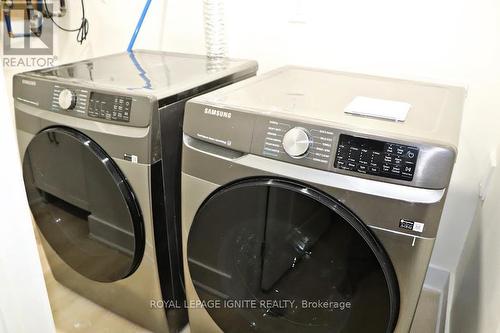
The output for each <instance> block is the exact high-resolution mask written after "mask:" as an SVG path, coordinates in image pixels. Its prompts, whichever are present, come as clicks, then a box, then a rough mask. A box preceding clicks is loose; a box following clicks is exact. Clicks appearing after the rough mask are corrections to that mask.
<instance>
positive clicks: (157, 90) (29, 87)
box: [14, 51, 256, 332]
mask: <svg viewBox="0 0 500 333" xmlns="http://www.w3.org/2000/svg"><path fill="white" fill-rule="evenodd" d="M255 71H256V63H255V62H251V61H242V60H229V59H225V60H223V61H217V62H213V61H212V60H210V59H207V58H206V57H204V56H195V55H187V54H175V53H162V52H151V51H134V52H131V53H121V54H116V55H110V56H105V57H100V58H95V59H90V60H85V61H81V62H77V63H72V64H68V65H63V66H59V67H55V68H49V69H42V70H37V71H33V72H28V73H23V74H19V75H16V76H15V77H14V103H15V113H16V123H17V133H18V141H19V145H20V151H21V155H22V157H23V173H24V181H25V186H26V193H27V196H28V201H29V205H30V208H31V211H32V213H33V217H34V221H35V224H36V226H37V227H38V228H37V229H38V230H39V231H40V232H41V235H42V237H41V239H42V243H43V248H44V250H45V253H46V255H47V259H48V262H49V265H50V268H51V271H52V273H53V275H54V277H55V279H56V280H57V281H59V282H60V283H61V284H63V285H64V286H66V287H68V288H70V289H72V290H74V291H76V292H77V293H79V294H81V295H82V296H85V297H87V298H88V299H90V300H92V301H94V302H95V303H98V304H99V305H101V306H103V307H105V308H107V309H109V310H111V311H113V312H115V313H117V314H119V315H121V316H123V317H125V318H126V319H128V320H131V321H133V322H135V323H137V324H139V325H141V326H143V327H145V328H147V329H148V330H151V331H154V332H169V331H170V332H176V331H178V330H179V328H181V327H182V326H183V325H184V324H185V323H186V321H187V315H186V310H185V307H184V300H185V292H184V287H183V282H182V281H183V277H182V254H181V251H180V249H181V239H180V217H179V212H180V202H179V197H180V194H179V193H180V152H181V137H182V129H181V125H182V117H183V111H184V103H185V101H186V99H187V98H190V97H193V96H195V95H197V94H199V93H201V92H206V91H209V90H212V89H214V88H217V87H221V86H225V85H228V84H230V83H232V82H235V81H239V80H241V79H244V78H247V77H249V76H252V75H254V73H255ZM153 304H160V306H153ZM75 315H77V314H75Z"/></svg>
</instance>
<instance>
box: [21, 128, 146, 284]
mask: <svg viewBox="0 0 500 333" xmlns="http://www.w3.org/2000/svg"><path fill="white" fill-rule="evenodd" d="M23 174H24V182H25V187H26V193H27V195H28V201H29V205H30V208H31V211H32V213H33V216H34V218H35V221H36V224H37V225H38V227H39V229H40V231H41V233H42V234H43V236H44V238H45V239H46V240H47V242H48V243H49V244H50V246H51V247H52V248H53V249H54V251H55V252H56V253H57V254H58V255H59V256H60V258H61V259H62V260H64V261H65V262H66V263H67V264H68V265H69V266H71V267H72V268H73V269H74V270H76V271H77V272H79V273H80V274H82V275H84V276H86V277H88V278H90V279H92V280H95V281H101V282H112V281H116V280H119V279H122V278H124V277H126V276H128V275H129V274H131V273H132V272H133V271H134V270H135V269H136V267H137V265H138V263H139V261H140V260H141V258H142V254H143V251H144V227H143V222H142V217H141V214H140V209H139V206H138V203H137V202H136V201H135V197H134V194H133V192H132V190H131V188H130V186H129V185H128V183H127V181H126V179H125V178H124V176H123V175H122V173H121V172H120V170H119V169H118V167H117V166H116V164H115V163H114V162H113V160H112V159H111V157H109V156H108V155H107V154H106V153H105V152H104V151H103V150H102V149H101V148H100V147H99V146H98V145H97V144H96V143H95V142H94V141H92V140H91V139H90V138H88V137H87V136H85V135H83V134H81V133H79V132H77V131H74V130H70V129H66V128H49V129H46V130H44V131H42V132H40V133H39V134H37V135H36V136H35V137H34V138H33V140H32V141H31V142H30V144H29V145H28V147H27V150H26V153H25V156H24V160H23Z"/></svg>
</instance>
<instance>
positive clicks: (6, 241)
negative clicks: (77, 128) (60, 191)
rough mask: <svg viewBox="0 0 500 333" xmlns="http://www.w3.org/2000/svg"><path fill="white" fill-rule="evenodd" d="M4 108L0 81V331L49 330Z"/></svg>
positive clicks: (14, 147) (46, 303)
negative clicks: (0, 153)
mask: <svg viewBox="0 0 500 333" xmlns="http://www.w3.org/2000/svg"><path fill="white" fill-rule="evenodd" d="M0 74H1V75H3V70H2V68H0ZM8 110H9V105H8V99H7V94H6V88H5V86H4V81H3V80H0V133H1V134H0V137H1V140H0V148H1V150H2V163H1V164H0V184H1V187H0V211H1V212H2V215H1V219H0V332H1V333H3V332H16V333H17V332H19V333H31V332H43V333H50V332H54V323H53V321H52V316H51V312H50V305H49V301H48V298H47V290H46V288H45V283H44V280H43V274H42V268H41V265H40V261H39V259H38V252H37V248H36V244H35V235H34V233H33V228H32V225H31V216H30V213H29V209H28V203H27V201H26V194H25V192H24V186H23V182H22V175H21V169H20V161H19V152H18V150H17V140H16V133H15V130H14V127H13V126H12V124H13V120H12V118H11V117H12V114H11V113H10V112H8Z"/></svg>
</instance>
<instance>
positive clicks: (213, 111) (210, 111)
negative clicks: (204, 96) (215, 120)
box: [203, 108, 231, 119]
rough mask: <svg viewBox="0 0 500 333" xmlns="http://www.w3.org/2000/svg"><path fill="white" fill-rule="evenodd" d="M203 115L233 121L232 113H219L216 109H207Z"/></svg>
mask: <svg viewBox="0 0 500 333" xmlns="http://www.w3.org/2000/svg"><path fill="white" fill-rule="evenodd" d="M203 113H205V114H208V115H211V116H215V117H220V118H227V119H231V112H227V111H219V110H216V109H210V108H205V111H204V112H203Z"/></svg>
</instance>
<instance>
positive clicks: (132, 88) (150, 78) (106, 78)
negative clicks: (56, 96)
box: [22, 50, 257, 99]
mask: <svg viewBox="0 0 500 333" xmlns="http://www.w3.org/2000/svg"><path fill="white" fill-rule="evenodd" d="M256 68H257V63H256V62H254V61H248V60H240V59H223V60H211V59H209V58H207V57H206V56H202V55H192V54H182V53H167V52H160V51H145V50H136V51H133V52H130V53H129V52H123V53H118V54H113V55H108V56H103V57H99V58H94V59H88V60H84V61H79V62H75V63H70V64H66V65H61V66H57V67H53V68H48V69H41V70H36V71H32V72H27V73H24V74H22V75H25V76H30V77H36V78H45V79H48V80H55V81H60V82H66V83H76V84H81V85H85V86H87V87H94V88H98V89H109V90H111V91H118V92H123V93H135V94H139V95H140V94H144V95H148V96H151V95H152V96H155V97H156V98H157V99H162V98H166V97H170V96H173V95H176V94H178V93H182V92H185V91H188V90H190V89H193V88H197V87H199V86H202V85H204V84H206V83H209V82H212V81H214V80H217V79H219V78H224V77H227V76H231V75H238V76H241V75H244V74H245V73H252V72H255V70H256Z"/></svg>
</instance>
